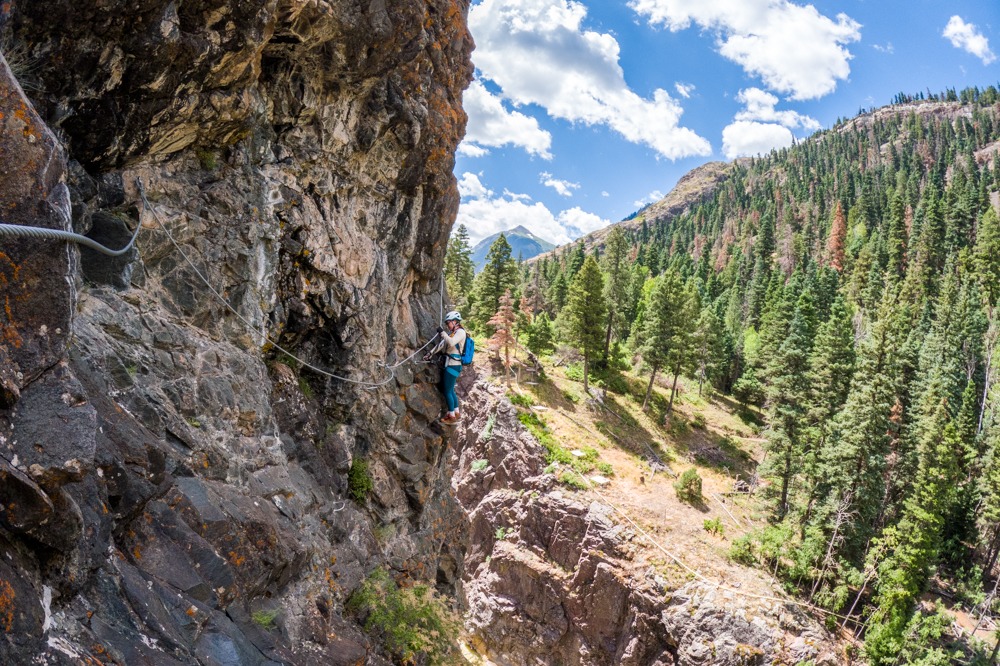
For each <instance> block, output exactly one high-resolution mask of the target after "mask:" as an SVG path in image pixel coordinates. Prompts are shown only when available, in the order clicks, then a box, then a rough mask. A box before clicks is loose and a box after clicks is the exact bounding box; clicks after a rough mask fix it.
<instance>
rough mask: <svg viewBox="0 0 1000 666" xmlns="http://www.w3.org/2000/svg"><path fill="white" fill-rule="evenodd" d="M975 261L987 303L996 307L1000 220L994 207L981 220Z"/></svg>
mask: <svg viewBox="0 0 1000 666" xmlns="http://www.w3.org/2000/svg"><path fill="white" fill-rule="evenodd" d="M973 261H974V262H975V268H976V276H977V279H978V280H979V283H980V284H981V285H982V286H983V292H984V296H985V299H986V302H987V304H988V305H989V306H991V307H995V306H996V305H997V304H998V303H1000V218H998V216H997V212H996V210H995V209H994V208H993V206H990V207H989V208H987V209H986V212H985V213H984V214H983V216H982V218H981V219H980V220H979V229H978V231H977V233H976V246H975V250H974V252H973Z"/></svg>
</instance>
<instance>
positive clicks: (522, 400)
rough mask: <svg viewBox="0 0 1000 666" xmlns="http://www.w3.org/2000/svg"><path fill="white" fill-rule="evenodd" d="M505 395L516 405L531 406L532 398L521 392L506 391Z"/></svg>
mask: <svg viewBox="0 0 1000 666" xmlns="http://www.w3.org/2000/svg"><path fill="white" fill-rule="evenodd" d="M507 397H508V398H510V401H511V403H512V404H514V405H517V406H518V407H531V404H532V400H531V397H530V396H527V395H524V394H522V393H508V394H507Z"/></svg>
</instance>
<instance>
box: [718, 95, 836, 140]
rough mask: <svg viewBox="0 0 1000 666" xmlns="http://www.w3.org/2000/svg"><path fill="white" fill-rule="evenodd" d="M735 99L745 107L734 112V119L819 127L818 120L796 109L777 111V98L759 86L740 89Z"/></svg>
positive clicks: (808, 128) (805, 127) (814, 129)
mask: <svg viewBox="0 0 1000 666" xmlns="http://www.w3.org/2000/svg"><path fill="white" fill-rule="evenodd" d="M736 99H737V101H739V102H740V103H741V104H744V105H746V108H745V109H744V110H742V111H740V112H739V113H737V114H736V120H750V121H754V120H756V121H760V122H765V123H778V124H779V125H783V126H785V127H787V128H789V129H793V128H795V127H801V128H802V129H804V130H812V131H816V130H818V129H819V128H820V124H819V121H817V120H816V119H815V118H811V117H809V116H806V115H803V114H801V113H799V112H797V111H778V110H777V109H775V108H774V107H775V106H776V105H777V104H778V98H777V97H775V96H774V95H772V94H771V93H769V92H765V91H763V90H761V89H760V88H747V89H746V90H741V91H740V92H739V94H738V95H737V96H736Z"/></svg>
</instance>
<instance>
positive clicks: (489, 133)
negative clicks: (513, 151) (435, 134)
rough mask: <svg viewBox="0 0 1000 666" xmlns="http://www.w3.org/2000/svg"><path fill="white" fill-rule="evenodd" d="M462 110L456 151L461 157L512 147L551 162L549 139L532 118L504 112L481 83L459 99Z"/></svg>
mask: <svg viewBox="0 0 1000 666" xmlns="http://www.w3.org/2000/svg"><path fill="white" fill-rule="evenodd" d="M462 106H463V107H464V108H465V112H466V113H467V114H469V124H468V127H467V128H466V130H465V140H464V141H462V144H461V145H460V146H459V148H458V150H459V152H460V153H462V154H463V155H468V156H469V157H481V156H483V155H485V154H487V153H488V152H489V150H488V149H487V148H488V147H490V148H497V147H499V146H505V145H512V146H517V147H518V148H523V149H524V150H526V151H528V153H530V154H532V155H538V156H539V157H542V158H544V159H547V160H548V159H552V153H551V152H549V149H550V148H551V146H552V135H551V134H549V133H548V132H546V131H545V130H543V129H542V128H541V127H539V125H538V121H537V120H536V119H535V118H532V117H531V116H526V115H524V114H523V113H520V112H518V111H508V110H507V109H506V108H504V105H503V101H502V100H501V99H500V98H499V97H497V96H496V95H492V94H490V91H488V90H487V89H486V86H484V85H483V83H482V81H479V80H475V81H473V82H472V84H471V85H470V86H469V88H468V90H466V91H465V94H464V95H463V96H462Z"/></svg>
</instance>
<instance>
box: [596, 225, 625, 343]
mask: <svg viewBox="0 0 1000 666" xmlns="http://www.w3.org/2000/svg"><path fill="white" fill-rule="evenodd" d="M627 256H628V240H627V239H626V238H625V232H624V231H623V230H622V228H621V227H614V228H613V229H612V230H611V233H609V234H608V239H607V241H606V242H605V246H604V257H603V259H602V263H603V266H604V275H605V277H606V279H607V280H606V282H605V284H604V296H605V300H606V301H607V304H608V325H607V330H606V332H605V336H604V359H605V362H607V360H608V352H609V350H610V349H611V337H612V334H614V333H617V334H618V339H619V340H620V339H622V338H623V337H624V335H622V330H621V328H622V327H621V324H622V323H623V322H624V317H623V315H624V310H625V308H626V307H627V304H628V298H629V288H630V286H631V278H632V274H631V271H630V270H629V265H628V261H627ZM624 323H625V327H626V328H627V325H628V324H627V322H624Z"/></svg>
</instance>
